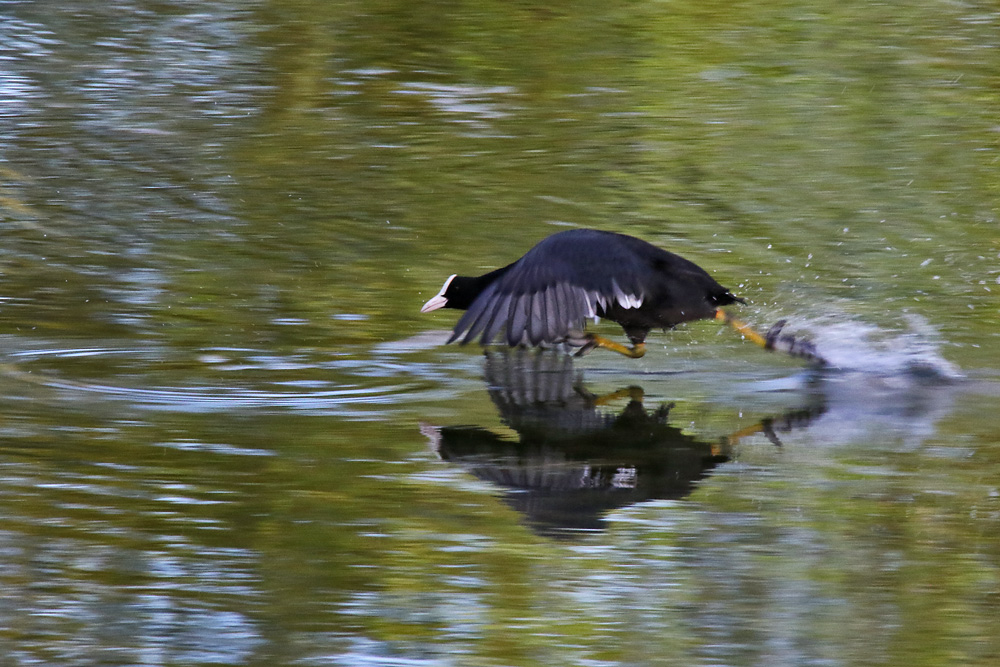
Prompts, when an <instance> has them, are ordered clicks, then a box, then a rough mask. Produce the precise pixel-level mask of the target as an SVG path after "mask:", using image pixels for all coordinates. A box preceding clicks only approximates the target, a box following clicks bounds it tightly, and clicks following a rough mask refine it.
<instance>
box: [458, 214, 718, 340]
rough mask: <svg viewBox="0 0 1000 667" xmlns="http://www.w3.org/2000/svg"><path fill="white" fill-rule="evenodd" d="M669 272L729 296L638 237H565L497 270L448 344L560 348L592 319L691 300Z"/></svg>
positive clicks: (574, 233)
mask: <svg viewBox="0 0 1000 667" xmlns="http://www.w3.org/2000/svg"><path fill="white" fill-rule="evenodd" d="M665 275H666V276H683V277H684V281H683V282H684V283H686V284H695V283H696V284H698V285H699V286H703V289H705V290H707V291H708V292H710V293H712V294H715V293H716V292H717V293H718V294H723V295H726V294H728V293H726V292H725V288H723V287H721V286H720V285H718V284H717V283H716V282H715V281H714V280H713V279H712V278H711V277H710V276H708V274H707V273H705V272H704V271H702V270H701V269H700V268H699V267H697V265H695V264H693V263H691V262H689V261H688V260H685V259H684V258H682V257H679V256H677V255H673V254H672V253H668V252H666V251H664V250H661V249H659V248H656V247H655V246H652V245H650V244H648V243H646V242H644V241H641V240H639V239H636V238H632V237H629V236H622V235H619V234H611V233H608V232H601V231H596V230H583V229H576V230H569V231H566V232H560V233H558V234H554V235H552V236H550V237H548V238H546V239H544V240H542V241H541V242H540V243H539V244H538V245H536V246H535V247H534V248H532V249H531V250H529V251H528V252H527V253H526V254H525V255H524V256H523V257H522V258H521V259H519V260H518V261H516V262H514V263H513V264H511V265H510V266H509V267H506V268H505V270H503V271H502V272H500V275H499V276H498V277H497V278H496V280H495V282H493V283H492V284H491V285H490V286H489V287H488V288H487V289H486V290H485V291H483V293H482V294H480V295H479V296H478V297H477V298H476V299H475V301H474V302H473V303H472V304H471V305H470V307H469V309H468V311H467V312H466V313H465V314H464V315H463V316H462V317H461V318H460V319H459V321H458V323H457V324H456V325H455V330H454V332H453V334H452V336H451V339H450V340H449V342H452V341H454V340H458V339H459V338H462V341H463V342H468V341H471V340H475V339H476V338H477V337H479V339H480V341H481V342H482V343H483V344H489V342H490V341H492V340H493V339H494V338H495V337H496V336H498V335H500V336H501V337H502V338H505V339H506V341H505V342H506V343H507V344H508V345H515V346H516V345H525V344H531V345H538V344H541V343H558V342H560V341H562V340H564V339H565V338H566V336H567V334H568V333H569V332H570V331H579V330H581V329H582V328H583V325H584V323H585V320H586V319H587V318H591V317H602V316H606V315H607V314H609V313H611V312H612V311H620V310H621V309H625V310H628V309H635V308H640V307H642V306H643V304H648V302H649V300H650V299H655V300H656V303H657V305H658V306H659V305H662V304H663V303H664V302H681V301H683V299H684V298H687V297H686V295H685V294H683V293H681V292H680V291H677V290H674V289H673V288H672V287H670V285H671V284H672V283H670V282H668V281H665V280H664V276H665ZM713 290H714V291H713ZM675 291H677V293H676V294H675ZM718 298H719V299H721V298H723V297H718ZM729 298H730V300H732V299H735V297H729ZM728 302H729V301H726V303H728ZM463 334H464V337H463Z"/></svg>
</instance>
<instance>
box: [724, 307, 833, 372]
mask: <svg viewBox="0 0 1000 667" xmlns="http://www.w3.org/2000/svg"><path fill="white" fill-rule="evenodd" d="M715 319H717V320H719V321H720V322H725V323H726V324H728V325H729V326H731V327H732V328H733V329H735V330H736V331H738V332H739V333H740V334H741V335H743V337H744V338H746V339H747V340H749V341H750V342H752V343H754V344H755V345H759V346H761V347H762V348H764V349H765V350H779V351H781V352H787V353H788V354H790V355H792V356H793V357H802V358H803V359H808V360H809V361H811V362H813V363H814V364H817V365H819V366H825V365H826V364H827V361H826V359H824V358H823V357H821V356H820V355H819V352H817V351H816V346H815V345H813V344H812V343H810V342H809V341H806V340H800V339H798V338H795V337H794V336H791V335H789V334H782V333H781V329H782V327H784V326H785V321H784V320H781V321H780V322H777V323H775V325H774V326H773V327H771V330H770V331H768V332H767V335H766V336H761V335H760V334H759V333H757V332H756V331H754V330H753V329H751V328H750V325H749V324H747V323H746V322H743V321H741V320H738V319H736V318H735V317H733V316H732V315H730V314H729V313H727V312H725V311H723V310H722V309H719V310H716V311H715Z"/></svg>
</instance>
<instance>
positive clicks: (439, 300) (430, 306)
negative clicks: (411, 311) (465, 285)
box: [420, 294, 448, 313]
mask: <svg viewBox="0 0 1000 667" xmlns="http://www.w3.org/2000/svg"><path fill="white" fill-rule="evenodd" d="M447 303H448V299H446V298H444V297H443V296H441V295H440V294H437V295H435V296H433V297H431V298H430V300H429V301H427V303H425V304H424V306H423V308H421V309H420V312H421V313H429V312H431V311H432V310H437V309H438V308H444V307H445V305H446V304H447Z"/></svg>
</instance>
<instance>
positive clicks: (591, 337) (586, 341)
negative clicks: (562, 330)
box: [567, 333, 646, 359]
mask: <svg viewBox="0 0 1000 667" xmlns="http://www.w3.org/2000/svg"><path fill="white" fill-rule="evenodd" d="M579 340H580V349H579V350H578V351H577V352H576V354H574V355H573V356H574V357H582V356H583V355H585V354H587V353H588V352H590V351H591V350H593V349H594V348H597V347H603V348H604V349H605V350H612V351H614V352H617V353H618V354H624V355H625V356H626V357H629V358H630V359H638V358H640V357H642V356H643V355H644V354H646V344H645V343H635V344H634V345H633V346H632V347H627V346H625V345H622V344H621V343H616V342H614V341H613V340H608V339H607V338H604V337H603V336H598V335H597V334H592V333H588V334H584V335H583V336H581V337H580V339H579ZM567 342H569V343H570V344H571V345H572V344H574V342H571V341H570V340H568V339H567Z"/></svg>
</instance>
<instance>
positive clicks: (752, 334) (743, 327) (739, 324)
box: [715, 309, 771, 350]
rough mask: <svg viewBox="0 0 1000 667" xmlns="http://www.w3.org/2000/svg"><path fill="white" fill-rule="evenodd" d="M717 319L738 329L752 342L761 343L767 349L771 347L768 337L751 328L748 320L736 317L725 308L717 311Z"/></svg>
mask: <svg viewBox="0 0 1000 667" xmlns="http://www.w3.org/2000/svg"><path fill="white" fill-rule="evenodd" d="M715 319H717V320H719V321H720V322H725V323H726V324H728V325H729V326H731V327H732V328H734V329H736V331H738V332H739V333H740V334H742V335H743V336H744V337H745V338H746V339H747V340H749V341H750V342H751V343H755V344H757V345H760V346H761V347H762V348H764V349H765V350H769V349H771V346H770V344H768V342H767V339H766V338H764V337H763V336H761V335H760V334H759V333H757V332H756V331H754V330H753V329H751V328H750V325H749V324H747V323H746V322H743V321H741V320H738V319H736V318H735V317H733V316H732V315H730V314H729V313H727V312H726V311H724V310H721V309H719V310H716V311H715Z"/></svg>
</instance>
